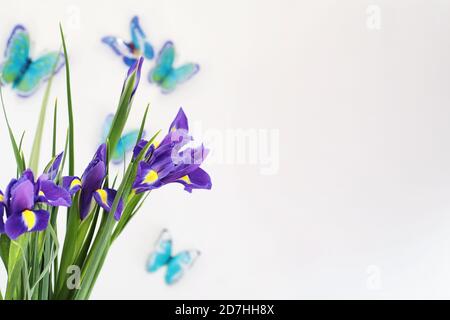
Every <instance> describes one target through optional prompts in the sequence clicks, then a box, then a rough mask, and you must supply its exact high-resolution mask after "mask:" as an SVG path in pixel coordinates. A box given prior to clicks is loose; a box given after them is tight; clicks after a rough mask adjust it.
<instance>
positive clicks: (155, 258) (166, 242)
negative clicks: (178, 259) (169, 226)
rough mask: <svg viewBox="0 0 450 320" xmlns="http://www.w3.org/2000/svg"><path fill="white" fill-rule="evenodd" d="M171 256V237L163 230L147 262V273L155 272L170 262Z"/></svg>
mask: <svg viewBox="0 0 450 320" xmlns="http://www.w3.org/2000/svg"><path fill="white" fill-rule="evenodd" d="M171 255H172V237H171V236H170V234H169V231H167V230H166V229H164V230H163V231H162V232H161V235H160V236H159V238H158V241H156V245H155V249H154V251H153V253H152V254H151V255H150V257H149V258H148V261H147V271H149V272H155V271H156V270H158V269H159V268H161V267H162V266H164V265H166V264H167V263H168V262H169V261H170V257H171Z"/></svg>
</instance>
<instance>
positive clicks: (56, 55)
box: [14, 52, 64, 97]
mask: <svg viewBox="0 0 450 320" xmlns="http://www.w3.org/2000/svg"><path fill="white" fill-rule="evenodd" d="M63 66H64V55H62V54H61V53H60V52H50V53H47V54H45V55H43V56H41V57H39V58H38V59H36V60H35V61H33V62H31V64H30V65H29V66H28V68H27V69H26V71H25V73H24V75H23V76H22V78H20V80H19V81H18V82H17V83H14V88H15V89H16V91H17V93H18V94H19V95H20V96H24V97H27V96H29V95H31V94H32V93H33V92H34V91H35V90H36V89H37V88H38V87H39V85H40V84H41V83H42V82H44V81H46V80H47V79H48V78H49V77H50V76H51V75H52V72H53V71H54V72H55V73H56V72H58V71H59V70H60V69H61V68H62V67H63Z"/></svg>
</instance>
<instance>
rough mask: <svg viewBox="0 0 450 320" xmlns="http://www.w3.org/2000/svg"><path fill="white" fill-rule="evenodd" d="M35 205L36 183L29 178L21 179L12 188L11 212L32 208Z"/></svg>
mask: <svg viewBox="0 0 450 320" xmlns="http://www.w3.org/2000/svg"><path fill="white" fill-rule="evenodd" d="M33 206H34V185H33V183H31V181H30V180H28V179H22V178H21V179H19V181H17V183H16V184H15V185H14V187H13V188H12V190H11V203H10V208H9V209H10V214H12V215H14V214H16V213H19V212H22V211H23V210H26V209H32V208H33Z"/></svg>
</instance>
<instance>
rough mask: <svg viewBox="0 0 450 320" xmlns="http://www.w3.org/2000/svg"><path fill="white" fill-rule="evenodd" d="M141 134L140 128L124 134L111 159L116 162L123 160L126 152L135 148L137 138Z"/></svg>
mask: <svg viewBox="0 0 450 320" xmlns="http://www.w3.org/2000/svg"><path fill="white" fill-rule="evenodd" d="M138 136H139V130H133V131H130V132H128V133H127V134H125V135H123V136H122V137H121V138H120V139H119V142H118V143H117V146H116V149H115V150H114V152H113V154H112V155H111V160H112V161H113V162H115V163H120V162H122V161H123V159H124V157H125V154H126V153H128V152H130V151H131V150H133V148H134V146H135V145H136V142H137V138H138Z"/></svg>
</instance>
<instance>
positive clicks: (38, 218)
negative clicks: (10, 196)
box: [5, 209, 50, 240]
mask: <svg viewBox="0 0 450 320" xmlns="http://www.w3.org/2000/svg"><path fill="white" fill-rule="evenodd" d="M49 219H50V213H49V212H48V211H46V210H34V211H32V210H28V209H26V210H23V211H22V212H19V213H16V214H13V215H11V216H10V217H9V218H8V220H7V221H6V224H5V232H6V234H7V235H8V237H9V238H11V239H12V240H15V239H17V238H18V237H19V236H20V235H22V234H24V233H25V232H34V231H42V230H45V228H47V225H48V221H49Z"/></svg>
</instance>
